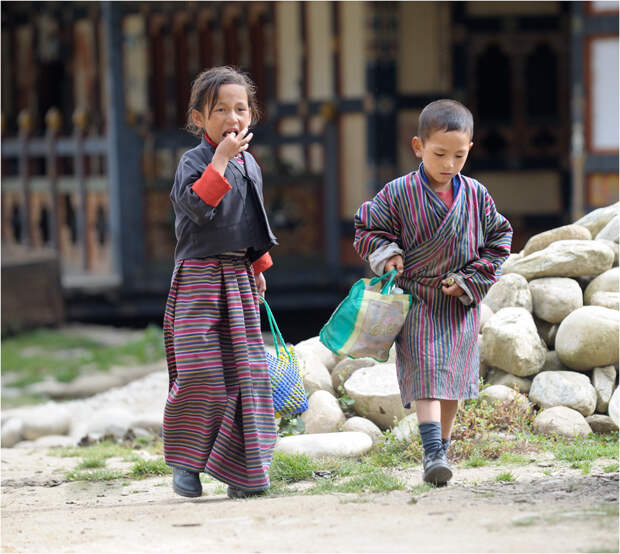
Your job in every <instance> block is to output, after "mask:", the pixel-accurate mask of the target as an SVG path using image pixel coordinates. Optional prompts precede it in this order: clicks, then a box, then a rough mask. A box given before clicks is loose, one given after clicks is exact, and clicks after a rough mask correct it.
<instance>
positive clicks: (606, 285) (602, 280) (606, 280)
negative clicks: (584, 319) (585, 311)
mask: <svg viewBox="0 0 620 554" xmlns="http://www.w3.org/2000/svg"><path fill="white" fill-rule="evenodd" d="M597 292H620V268H617V267H612V268H611V269H608V270H607V271H605V272H604V273H601V274H600V275H599V276H598V277H596V278H594V279H593V280H592V281H590V283H589V284H588V286H587V287H586V290H585V291H584V293H583V303H584V304H586V305H588V304H592V296H593V295H594V294H595V293H597Z"/></svg>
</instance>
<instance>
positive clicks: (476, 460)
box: [463, 454, 489, 467]
mask: <svg viewBox="0 0 620 554" xmlns="http://www.w3.org/2000/svg"><path fill="white" fill-rule="evenodd" d="M488 464H489V460H488V459H487V458H485V457H484V456H481V455H480V454H472V455H471V456H470V457H469V458H467V459H466V460H465V461H464V462H463V465H464V466H465V467H482V466H486V465H488Z"/></svg>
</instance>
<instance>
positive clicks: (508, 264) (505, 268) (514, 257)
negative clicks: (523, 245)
mask: <svg viewBox="0 0 620 554" xmlns="http://www.w3.org/2000/svg"><path fill="white" fill-rule="evenodd" d="M522 259H523V252H513V253H511V254H510V255H509V256H508V257H507V258H506V260H505V261H504V263H503V264H502V275H507V274H508V273H512V271H511V269H512V266H513V265H514V264H515V263H516V262H518V261H519V260H522Z"/></svg>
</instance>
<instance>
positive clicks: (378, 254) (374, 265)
mask: <svg viewBox="0 0 620 554" xmlns="http://www.w3.org/2000/svg"><path fill="white" fill-rule="evenodd" d="M396 254H400V255H401V256H402V255H403V254H404V251H403V249H402V248H401V247H400V246H398V244H396V243H395V242H390V243H389V244H384V245H383V246H380V247H379V248H377V249H376V250H375V251H374V252H373V253H372V254H371V255H370V256H368V261H369V263H370V269H372V271H373V273H374V274H375V275H383V274H384V273H385V271H384V270H385V264H386V262H387V261H388V260H389V259H390V258H391V257H392V256H396Z"/></svg>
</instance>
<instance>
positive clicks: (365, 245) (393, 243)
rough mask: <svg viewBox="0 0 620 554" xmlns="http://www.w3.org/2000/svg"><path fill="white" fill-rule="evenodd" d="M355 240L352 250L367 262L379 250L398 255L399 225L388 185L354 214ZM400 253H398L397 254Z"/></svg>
mask: <svg viewBox="0 0 620 554" xmlns="http://www.w3.org/2000/svg"><path fill="white" fill-rule="evenodd" d="M354 223H355V238H354V239H353V248H355V250H356V252H357V253H358V254H359V256H360V257H361V258H362V259H363V260H365V261H369V260H370V257H371V255H372V254H373V253H374V252H375V251H377V250H379V249H381V250H382V251H383V250H386V251H387V250H388V249H390V248H391V249H393V250H394V252H393V253H392V255H394V253H400V252H402V250H401V244H400V234H401V225H400V221H399V219H398V215H397V210H396V205H395V202H394V200H393V198H392V194H391V189H390V183H388V184H387V185H385V186H384V187H383V188H382V189H381V190H380V191H379V192H378V193H377V194H376V196H375V197H374V198H373V199H372V200H369V201H368V202H364V203H363V204H362V205H361V206H360V208H359V209H358V210H357V212H356V213H355V217H354ZM398 251H400V252H398Z"/></svg>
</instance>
